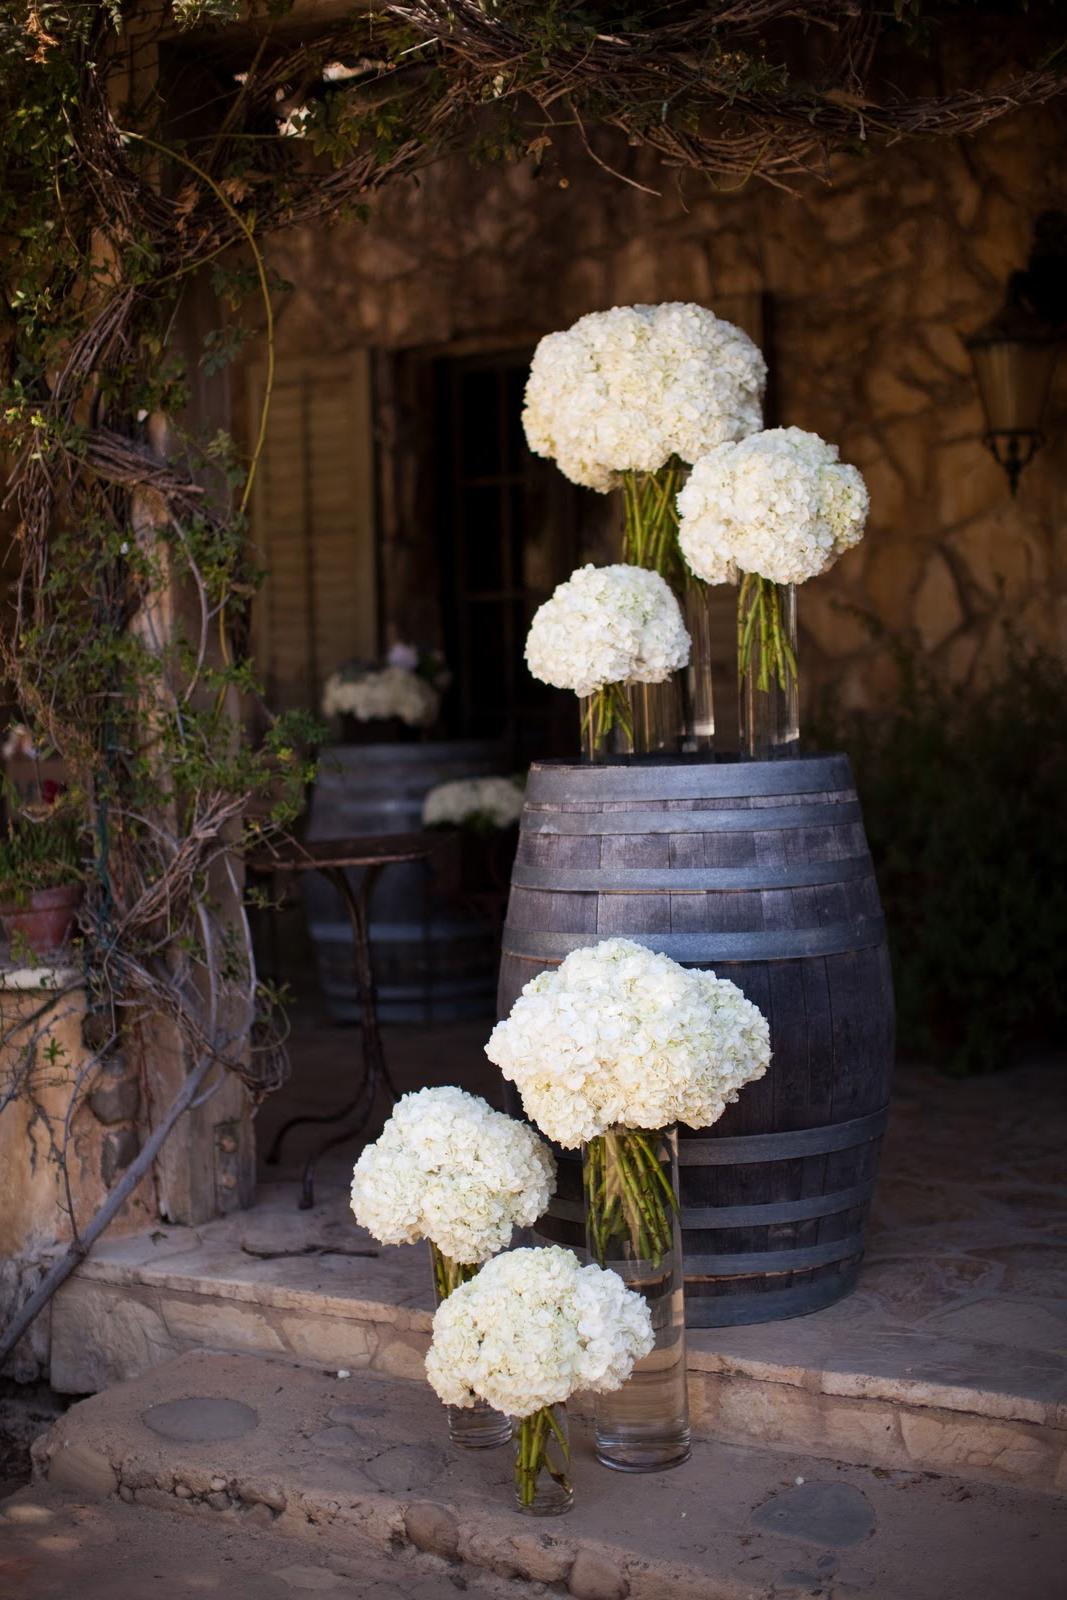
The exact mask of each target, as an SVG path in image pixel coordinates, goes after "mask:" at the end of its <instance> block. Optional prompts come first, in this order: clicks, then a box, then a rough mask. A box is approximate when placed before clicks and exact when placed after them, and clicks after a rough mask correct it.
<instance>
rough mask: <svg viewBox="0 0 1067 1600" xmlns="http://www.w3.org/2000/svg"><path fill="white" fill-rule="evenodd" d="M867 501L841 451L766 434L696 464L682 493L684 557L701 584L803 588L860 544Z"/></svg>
mask: <svg viewBox="0 0 1067 1600" xmlns="http://www.w3.org/2000/svg"><path fill="white" fill-rule="evenodd" d="M869 505H870V497H869V495H868V493H867V486H866V484H865V483H864V481H863V478H862V477H861V475H860V473H859V471H858V470H857V468H855V467H852V466H847V465H846V464H845V463H843V462H841V461H839V460H838V455H837V446H836V445H833V444H827V443H826V441H825V440H824V439H820V438H819V436H818V434H817V433H805V432H804V430H803V429H802V428H768V430H767V431H766V433H755V434H752V435H751V436H750V437H749V438H747V439H742V440H741V441H740V442H739V443H736V444H721V445H719V446H718V447H717V448H716V449H714V450H711V451H709V453H708V454H707V455H705V456H703V457H702V458H701V459H700V460H699V461H697V462H696V463H695V465H694V467H693V470H692V472H691V473H690V475H689V482H688V483H687V484H686V486H685V488H684V489H683V490H682V491H681V493H680V494H679V496H678V512H679V517H680V527H679V532H678V539H679V543H680V544H681V547H682V553H683V554H684V556H685V559H686V560H687V561H688V563H689V565H690V567H691V568H692V569H693V571H694V572H695V573H696V575H697V577H698V578H703V579H704V580H705V582H707V583H736V581H737V575H738V573H739V572H755V573H758V574H759V575H760V577H762V578H769V579H770V580H771V581H772V582H774V583H804V582H806V581H807V579H808V578H815V577H817V576H818V575H819V573H820V572H825V571H826V569H827V568H828V567H830V566H832V565H833V563H834V562H835V561H836V560H837V558H838V556H839V555H841V554H842V553H843V552H844V551H845V550H849V549H851V548H852V546H853V545H854V544H858V543H859V541H860V539H862V537H863V528H864V523H865V522H866V520H867V511H868V508H869Z"/></svg>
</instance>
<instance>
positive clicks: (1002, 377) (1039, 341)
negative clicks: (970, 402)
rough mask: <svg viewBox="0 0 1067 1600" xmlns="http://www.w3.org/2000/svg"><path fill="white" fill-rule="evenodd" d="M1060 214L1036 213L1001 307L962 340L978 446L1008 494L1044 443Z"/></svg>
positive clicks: (1059, 316)
mask: <svg viewBox="0 0 1067 1600" xmlns="http://www.w3.org/2000/svg"><path fill="white" fill-rule="evenodd" d="M1065 286H1067V217H1065V216H1064V215H1063V213H1061V212H1044V213H1043V214H1042V215H1041V216H1040V217H1039V218H1038V220H1037V224H1036V226H1035V229H1034V249H1033V251H1032V253H1031V256H1030V261H1029V263H1028V265H1027V268H1026V270H1025V271H1023V272H1013V273H1012V275H1011V278H1010V279H1009V280H1008V293H1007V298H1006V300H1005V302H1004V306H1003V309H1002V310H1001V311H999V312H998V313H997V315H996V316H995V317H994V318H993V319H992V321H991V322H988V323H986V325H985V327H984V328H980V329H979V330H978V332H977V333H974V334H972V335H971V336H970V338H969V339H967V340H965V341H964V342H965V344H966V346H967V349H968V350H969V352H970V356H971V361H972V364H973V366H974V375H975V379H976V381H977V384H978V393H979V396H980V398H981V401H982V410H983V412H984V413H985V423H986V431H985V435H984V442H985V444H986V446H987V447H988V449H989V450H990V451H992V453H993V455H994V457H995V458H996V460H997V461H999V462H1000V465H1001V466H1002V467H1003V468H1004V471H1005V472H1006V473H1007V475H1008V483H1009V485H1010V486H1011V492H1012V494H1014V493H1015V491H1016V489H1017V487H1018V484H1019V475H1020V473H1021V472H1022V470H1023V468H1024V467H1025V466H1027V465H1028V463H1029V462H1030V461H1032V460H1033V457H1034V454H1035V452H1036V451H1037V450H1038V449H1039V448H1040V447H1041V445H1042V444H1043V443H1044V442H1045V436H1044V434H1043V433H1042V431H1041V424H1042V420H1043V418H1044V414H1045V406H1046V403H1047V401H1048V393H1049V386H1050V385H1051V382H1052V374H1053V371H1054V369H1055V366H1056V357H1057V355H1058V353H1059V339H1060V337H1061V332H1062V327H1063V323H1064V318H1065V312H1067V287H1065Z"/></svg>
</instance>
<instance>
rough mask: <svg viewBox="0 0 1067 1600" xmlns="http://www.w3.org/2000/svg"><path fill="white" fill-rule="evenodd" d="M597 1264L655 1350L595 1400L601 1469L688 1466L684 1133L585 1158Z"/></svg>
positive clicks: (638, 1136)
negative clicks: (644, 1321)
mask: <svg viewBox="0 0 1067 1600" xmlns="http://www.w3.org/2000/svg"><path fill="white" fill-rule="evenodd" d="M582 1178H583V1184H584V1189H585V1228H586V1244H587V1246H588V1250H589V1259H590V1260H591V1261H595V1262H597V1263H598V1264H599V1265H600V1266H602V1267H607V1268H609V1269H610V1270H611V1271H613V1272H617V1273H618V1274H619V1276H620V1277H621V1278H622V1279H623V1280H624V1281H625V1283H626V1285H627V1287H628V1288H630V1289H633V1290H634V1291H635V1292H636V1293H638V1294H640V1295H642V1296H643V1298H644V1300H645V1302H646V1303H647V1305H648V1308H649V1311H650V1312H651V1314H652V1329H653V1332H654V1334H655V1338H656V1343H655V1345H654V1347H653V1349H652V1351H651V1352H650V1354H649V1355H647V1356H645V1357H644V1359H643V1360H641V1361H639V1362H637V1364H636V1366H635V1367H634V1370H633V1373H632V1374H631V1376H630V1378H629V1379H628V1381H627V1382H626V1383H625V1384H623V1386H622V1388H621V1389H618V1390H616V1391H615V1392H614V1393H613V1394H599V1395H597V1396H596V1407H595V1417H596V1454H597V1460H598V1461H601V1462H602V1463H603V1464H604V1466H606V1467H613V1468H614V1469H615V1470H616V1471H618V1472H660V1471H663V1470H664V1469H666V1468H667V1467H677V1466H680V1465H681V1463H682V1462H683V1461H687V1460H688V1459H689V1453H690V1443H689V1396H688V1390H687V1386H686V1361H685V1295H684V1286H683V1277H682V1238H681V1220H680V1213H679V1206H678V1132H677V1129H676V1128H662V1129H660V1130H659V1131H658V1132H646V1131H644V1130H642V1129H637V1128H613V1129H611V1130H610V1131H609V1132H608V1133H605V1134H601V1136H600V1137H599V1138H597V1139H591V1140H590V1141H589V1143H588V1144H587V1145H585V1146H584V1147H583V1151H582Z"/></svg>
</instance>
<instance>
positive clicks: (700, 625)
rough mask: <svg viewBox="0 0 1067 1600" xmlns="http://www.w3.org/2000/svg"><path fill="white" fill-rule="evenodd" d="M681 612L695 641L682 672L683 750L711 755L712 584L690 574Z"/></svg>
mask: <svg viewBox="0 0 1067 1600" xmlns="http://www.w3.org/2000/svg"><path fill="white" fill-rule="evenodd" d="M682 614H683V616H684V617H685V625H686V628H687V629H688V630H689V637H690V639H691V640H692V649H691V651H690V655H689V665H688V666H687V667H686V668H685V670H684V672H683V673H682V675H681V683H682V739H681V746H682V749H683V750H687V751H694V752H695V751H699V752H700V753H701V754H703V755H705V756H708V757H709V758H710V757H711V755H712V754H713V753H714V750H715V695H714V690H713V685H712V675H711V587H710V585H709V584H706V583H702V582H701V580H700V579H699V578H694V577H693V576H692V574H690V575H689V576H688V577H687V579H686V583H685V589H684V591H683V594H682Z"/></svg>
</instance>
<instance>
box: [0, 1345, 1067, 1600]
mask: <svg viewBox="0 0 1067 1600" xmlns="http://www.w3.org/2000/svg"><path fill="white" fill-rule="evenodd" d="M223 1402H225V1403H226V1404H225V1405H224V1404H223ZM233 1402H238V1404H239V1405H240V1406H243V1407H247V1408H249V1413H235V1412H234V1410H233ZM161 1407H166V1408H168V1409H167V1410H165V1411H162V1412H161V1410H160V1408H161ZM216 1412H218V1413H219V1415H218V1416H216V1415H215V1413H216ZM146 1416H147V1417H148V1418H150V1419H155V1420H156V1422H157V1423H158V1421H159V1418H160V1417H161V1416H163V1417H165V1418H166V1419H167V1426H166V1429H165V1430H164V1431H165V1432H168V1433H169V1434H171V1435H173V1434H174V1433H176V1432H177V1433H180V1434H182V1435H183V1437H182V1438H177V1439H176V1438H173V1437H164V1434H163V1433H161V1432H160V1431H159V1428H158V1426H157V1427H155V1428H152V1427H149V1426H148V1425H147V1423H146V1421H145V1418H146ZM252 1418H254V1420H252ZM183 1419H184V1420H183ZM242 1419H243V1420H242ZM223 1423H224V1424H225V1425H224V1426H223ZM238 1423H240V1426H239V1427H238ZM198 1431H199V1432H200V1433H202V1434H203V1435H205V1436H206V1435H211V1437H205V1438H204V1439H203V1442H198V1441H197V1438H196V1437H195V1435H196V1434H197V1432H198ZM573 1432H574V1463H573V1466H574V1480H575V1489H576V1495H577V1504H576V1507H575V1510H574V1511H573V1513H571V1514H570V1515H569V1516H566V1517H563V1518H558V1519H553V1520H552V1521H551V1522H550V1523H541V1522H536V1521H534V1520H532V1519H527V1518H523V1517H520V1516H518V1515H517V1514H516V1513H515V1511H514V1510H513V1509H512V1507H511V1498H510V1496H511V1486H510V1453H509V1452H508V1451H507V1450H506V1449H501V1450H496V1451H489V1452H477V1453H474V1452H471V1453H464V1452H462V1451H457V1450H455V1449H454V1448H452V1447H450V1446H449V1445H448V1443H447V1435H446V1425H445V1416H444V1413H443V1411H442V1408H441V1407H440V1406H439V1405H438V1404H437V1402H436V1400H435V1399H434V1397H433V1395H432V1394H431V1393H430V1391H429V1390H428V1389H427V1388H426V1387H425V1386H423V1385H415V1384H410V1383H400V1382H390V1381H388V1380H385V1379H376V1378H374V1377H373V1376H372V1375H370V1374H364V1375H356V1376H353V1377H352V1378H349V1379H347V1380H342V1379H338V1378H336V1377H334V1376H324V1375H322V1374H320V1373H315V1372H313V1371H311V1370H310V1369H308V1368H307V1367H303V1366H299V1365H296V1364H293V1363H291V1362H286V1361H281V1360H273V1361H269V1360H263V1359H259V1358H253V1357H247V1356H244V1357H242V1356H234V1355H212V1354H206V1353H199V1354H189V1355H185V1356H182V1357H180V1358H179V1359H177V1360H175V1361H172V1362H168V1363H166V1364H165V1365H163V1366H161V1367H157V1368H155V1369H153V1370H152V1371H151V1372H150V1373H148V1374H146V1375H145V1376H144V1377H142V1378H139V1379H137V1380H134V1381H132V1382H130V1383H127V1384H123V1385H121V1386H119V1387H117V1388H115V1389H112V1390H110V1391H109V1392H108V1393H106V1394H101V1395H98V1396H96V1397H94V1398H93V1399H91V1400H88V1401H84V1402H82V1403H81V1404H79V1405H76V1406H75V1407H73V1408H72V1409H71V1410H70V1411H68V1412H67V1413H66V1415H65V1416H64V1417H63V1418H62V1419H60V1421H59V1422H58V1423H57V1424H56V1425H55V1427H53V1428H52V1429H51V1430H50V1432H49V1433H48V1434H47V1435H46V1436H45V1437H44V1438H43V1439H42V1440H41V1441H40V1442H39V1444H38V1446H37V1447H36V1450H35V1461H36V1466H37V1470H38V1473H39V1478H40V1481H39V1482H38V1485H37V1486H36V1488H35V1489H33V1490H30V1491H24V1492H23V1494H22V1495H20V1496H17V1497H16V1498H15V1500H14V1501H13V1502H9V1503H8V1505H9V1507H10V1509H9V1510H7V1514H6V1516H5V1518H4V1520H3V1522H0V1562H2V1561H3V1560H4V1559H9V1560H10V1559H15V1560H18V1559H21V1553H22V1550H23V1546H22V1545H21V1544H20V1543H19V1541H20V1540H22V1539H24V1537H25V1527H26V1518H27V1517H28V1518H29V1519H30V1521H31V1523H32V1518H33V1516H34V1515H35V1513H34V1512H33V1510H32V1507H33V1506H34V1505H38V1506H40V1507H42V1508H43V1510H44V1512H46V1513H49V1512H50V1511H52V1510H53V1508H54V1507H55V1504H56V1502H55V1501H54V1499H53V1498H52V1497H53V1496H54V1495H55V1494H56V1493H63V1494H66V1495H68V1496H72V1497H75V1498H76V1499H77V1500H79V1501H81V1502H83V1503H87V1504H88V1505H89V1507H90V1510H93V1509H96V1510H99V1509H100V1507H101V1505H102V1506H103V1511H102V1512H101V1516H102V1517H103V1519H104V1523H105V1524H108V1525H110V1526H116V1525H117V1524H116V1523H114V1522H112V1520H111V1519H112V1514H113V1513H114V1514H115V1515H116V1517H117V1515H118V1514H120V1513H121V1512H123V1511H126V1510H129V1511H131V1512H134V1513H138V1512H140V1510H141V1509H142V1508H144V1509H146V1510H147V1511H148V1512H149V1513H156V1514H157V1515H160V1514H162V1513H166V1512H170V1513H172V1520H173V1523H174V1526H175V1527H176V1528H177V1527H178V1526H179V1524H181V1526H182V1527H183V1528H189V1527H190V1526H192V1525H194V1524H195V1525H198V1526H202V1527H205V1528H208V1529H211V1530H217V1531H219V1532H224V1533H226V1534H230V1533H233V1534H236V1535H241V1536H246V1537H248V1538H252V1537H254V1536H259V1535H262V1541H263V1542H262V1545H261V1547H260V1555H259V1561H260V1565H261V1568H262V1570H263V1571H264V1572H266V1573H269V1574H270V1579H269V1581H268V1580H267V1579H264V1581H263V1586H262V1588H261V1589H260V1590H259V1591H249V1592H248V1600H252V1594H253V1593H254V1594H255V1600H276V1596H277V1600H282V1596H283V1595H287V1594H288V1590H287V1589H286V1588H279V1587H278V1584H279V1582H282V1583H285V1584H287V1585H288V1587H289V1588H290V1589H291V1588H293V1587H296V1588H299V1587H300V1583H299V1582H296V1583H294V1581H293V1579H292V1576H291V1575H292V1573H293V1572H296V1573H298V1574H302V1575H303V1576H302V1578H301V1580H300V1581H302V1582H303V1583H304V1586H305V1588H306V1589H308V1590H309V1591H315V1590H317V1589H322V1590H324V1591H325V1592H333V1591H336V1592H337V1593H338V1594H339V1595H344V1594H347V1593H351V1594H352V1595H353V1596H355V1595H363V1594H368V1595H372V1596H375V1597H376V1600H377V1597H378V1591H377V1590H376V1589H374V1588H370V1589H368V1588H367V1587H366V1579H367V1577H368V1576H369V1575H370V1573H371V1572H372V1570H373V1571H375V1576H376V1570H375V1569H373V1565H372V1562H373V1560H374V1559H378V1558H384V1557H390V1556H391V1557H392V1559H393V1560H394V1561H401V1560H405V1559H407V1558H408V1557H413V1556H414V1554H415V1552H420V1551H421V1552H422V1557H423V1560H424V1561H431V1560H434V1559H436V1560H437V1561H438V1563H439V1565H438V1567H437V1569H436V1570H437V1573H438V1578H437V1582H438V1588H437V1590H436V1591H433V1590H430V1591H428V1592H427V1600H429V1594H431V1593H432V1594H434V1596H435V1600H437V1597H442V1600H443V1597H444V1596H445V1595H448V1594H450V1593H453V1592H454V1590H455V1589H457V1588H459V1589H462V1588H464V1587H467V1586H468V1585H469V1584H470V1583H471V1582H472V1580H473V1581H474V1582H477V1581H478V1574H479V1573H481V1574H487V1573H488V1574H495V1575H496V1576H497V1577H499V1578H501V1579H509V1580H513V1581H514V1583H515V1588H514V1590H513V1591H512V1592H514V1593H516V1594H523V1593H530V1594H533V1593H546V1592H556V1593H559V1592H561V1591H564V1590H565V1591H566V1592H567V1593H569V1594H570V1595H572V1596H574V1597H575V1600H793V1597H797V1600H799V1596H801V1595H811V1596H821V1597H824V1600H859V1597H869V1600H1005V1597H1006V1596H1009V1595H1010V1596H1019V1597H1020V1600H1022V1597H1024V1596H1025V1600H1059V1596H1060V1594H1061V1593H1062V1576H1061V1575H1062V1571H1063V1565H1064V1562H1065V1560H1067V1527H1065V1520H1064V1518H1063V1515H1062V1510H1061V1508H1060V1507H1059V1506H1058V1505H1057V1503H1056V1502H1055V1501H1053V1500H1051V1499H1050V1498H1048V1497H1047V1496H1041V1495H1032V1494H1028V1493H1025V1492H1022V1491H1019V1490H1015V1489H1010V1488H1008V1487H1006V1486H1004V1485H985V1484H983V1485H977V1484H973V1483H964V1482H962V1481H960V1480H959V1479H953V1478H948V1477H941V1478H937V1477H933V1476H932V1475H930V1474H922V1473H910V1472H909V1473H905V1472H893V1471H886V1470H872V1469H867V1468H862V1467H855V1466H851V1467H850V1466H843V1465H840V1464H831V1463H828V1462H826V1461H821V1460H813V1459H811V1458H807V1457H802V1456H796V1455H782V1454H775V1453H772V1452H769V1451H763V1450H745V1449H740V1448H737V1447H735V1446H730V1445H724V1444H719V1443H711V1442H708V1441H698V1442H697V1444H696V1446H695V1449H694V1454H693V1458H692V1460H691V1461H690V1462H689V1463H687V1464H686V1465H685V1466H683V1467H681V1468H678V1469H676V1470H675V1471H673V1472H670V1473H664V1474H659V1475H653V1476H648V1477H643V1476H642V1477H631V1476H628V1475H624V1474H614V1473H610V1472H607V1471H605V1470H604V1469H603V1468H600V1467H598V1466H597V1464H596V1462H595V1461H594V1460H593V1458H592V1453H591V1448H590V1440H589V1437H588V1433H587V1430H585V1429H584V1428H583V1427H582V1425H581V1424H577V1425H576V1426H575V1428H574V1430H573ZM220 1433H223V1434H229V1435H230V1436H229V1437H224V1438H220V1437H218V1435H219V1434H220ZM116 1500H117V1501H118V1502H119V1504H118V1505H116ZM12 1512H14V1519H12ZM20 1518H21V1519H23V1520H22V1521H21V1522H20V1520H19V1519H20ZM46 1520H47V1519H46ZM60 1520H61V1523H62V1519H60ZM44 1525H45V1524H42V1526H44ZM88 1525H89V1526H90V1527H91V1526H92V1525H93V1524H92V1518H91V1517H90V1518H89V1523H88ZM97 1525H98V1526H99V1525H100V1524H99V1523H98V1524H97ZM122 1526H130V1527H133V1526H134V1525H133V1524H132V1523H128V1524H123V1525H122ZM152 1526H155V1527H157V1528H158V1527H159V1526H160V1524H159V1523H155V1524H151V1523H146V1524H144V1527H145V1528H146V1529H148V1528H150V1527H152ZM5 1536H6V1537H7V1538H8V1539H9V1540H11V1539H13V1540H14V1544H13V1545H9V1546H8V1548H11V1549H13V1550H14V1556H13V1557H11V1556H6V1555H5V1554H4V1550H5V1545H4V1540H5ZM279 1536H283V1537H285V1538H288V1539H289V1540H291V1541H292V1543H291V1545H290V1547H289V1548H290V1549H291V1550H292V1551H293V1552H294V1553H293V1554H292V1555H291V1556H288V1557H287V1556H285V1555H283V1554H280V1553H279V1543H278V1542H276V1541H278V1537H279ZM66 1537H69V1534H68V1533H67V1531H66V1530H65V1529H64V1528H63V1527H62V1525H61V1531H60V1534H59V1538H60V1540H61V1541H62V1540H63V1539H64V1538H66ZM139 1537H140V1536H139ZM145 1537H147V1534H146V1535H145ZM153 1537H154V1538H157V1539H158V1538H159V1537H161V1535H153ZM188 1537H189V1536H188V1535H187V1534H186V1533H184V1532H183V1533H182V1534H181V1535H180V1536H179V1538H180V1540H187V1538H188ZM139 1548H141V1549H145V1545H144V1542H143V1540H142V1543H141V1545H140V1547H139ZM181 1548H182V1549H184V1548H185V1546H184V1545H182V1546H181ZM68 1549H69V1547H68ZM234 1550H235V1564H234V1571H233V1576H234V1582H233V1584H231V1583H230V1582H229V1581H227V1582H226V1584H225V1587H226V1589H227V1590H228V1591H229V1594H230V1595H232V1596H233V1600H245V1591H243V1590H242V1589H241V1588H240V1587H239V1582H240V1580H241V1577H242V1572H241V1566H240V1559H238V1555H239V1547H238V1546H236V1545H235V1546H234ZM62 1551H63V1545H62V1543H61V1544H60V1546H59V1547H58V1548H57V1551H55V1552H53V1555H55V1554H62ZM71 1553H73V1552H71ZM178 1559H181V1557H180V1555H179V1558H178ZM241 1559H243V1558H241ZM169 1560H170V1557H169V1556H168V1561H169ZM158 1567H159V1557H158V1556H157V1557H156V1565H155V1568H153V1570H158ZM143 1570H144V1571H147V1570H148V1568H147V1567H145V1568H144V1569H143ZM396 1570H397V1569H395V1568H394V1571H396ZM405 1570H408V1569H405ZM426 1570H427V1571H428V1570H429V1569H428V1568H427V1569H426ZM2 1571H3V1567H2V1565H0V1573H2ZM327 1575H328V1576H327ZM349 1576H351V1577H352V1578H353V1580H354V1583H355V1587H353V1588H351V1589H347V1588H343V1587H338V1586H337V1585H336V1584H334V1583H333V1581H332V1580H333V1578H335V1577H339V1578H342V1579H344V1578H346V1577H349ZM361 1583H362V1584H363V1585H364V1586H363V1587H362V1588H360V1587H359V1585H360V1584H361ZM270 1584H274V1587H273V1588H272V1587H270V1586H269V1585H270ZM527 1586H530V1587H527ZM76 1587H77V1590H78V1592H79V1593H80V1594H81V1595H84V1596H85V1600H96V1593H99V1594H100V1596H101V1597H102V1596H103V1594H104V1590H103V1588H101V1589H99V1590H98V1591H96V1593H94V1591H93V1590H92V1589H91V1588H87V1586H86V1584H84V1583H83V1582H82V1581H81V1579H80V1577H79V1580H78V1583H77V1585H76ZM16 1592H18V1593H19V1594H20V1596H21V1597H22V1600H38V1594H39V1596H40V1600H51V1596H52V1595H56V1596H57V1600H58V1596H59V1595H60V1594H64V1595H65V1594H66V1591H63V1590H61V1589H52V1590H51V1591H49V1590H48V1589H41V1590H39V1591H34V1590H33V1589H27V1590H25V1591H22V1590H18V1591H16ZM143 1592H145V1591H143V1590H142V1591H136V1590H126V1591H123V1590H121V1589H116V1588H114V1587H112V1588H109V1589H108V1590H107V1594H108V1597H109V1600H118V1597H119V1596H121V1600H126V1595H127V1594H129V1595H130V1597H131V1600H132V1595H133V1594H134V1593H143ZM148 1592H151V1593H152V1594H153V1597H155V1596H157V1595H158V1596H159V1597H160V1600H170V1595H169V1594H168V1593H167V1592H166V1591H165V1590H161V1589H160V1588H158V1587H157V1585H156V1583H155V1582H154V1581H153V1583H152V1586H151V1589H150V1591H148ZM172 1592H173V1594H174V1596H175V1597H176V1596H177V1595H178V1594H182V1596H183V1600H184V1596H185V1595H187V1594H188V1593H190V1592H192V1591H190V1590H189V1589H188V1588H187V1589H185V1590H181V1589H174V1590H173V1591H172ZM208 1592H210V1590H209V1591H208ZM399 1592H400V1594H401V1595H402V1596H407V1597H408V1600H422V1591H415V1592H409V1590H407V1589H405V1588H403V1587H400V1590H399ZM385 1593H387V1594H389V1595H390V1596H391V1595H392V1593H393V1591H392V1590H387V1591H385ZM382 1600H384V1596H383V1597H382Z"/></svg>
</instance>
